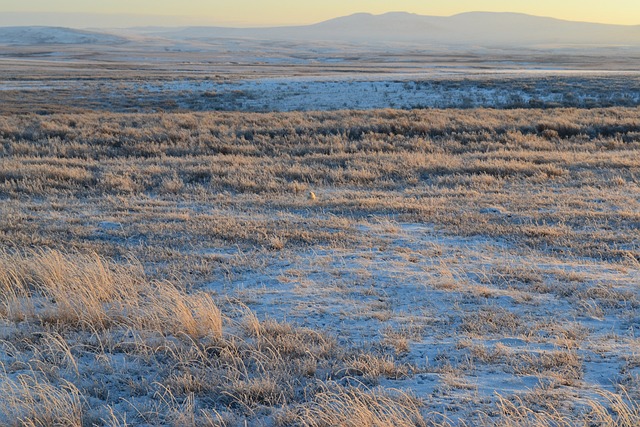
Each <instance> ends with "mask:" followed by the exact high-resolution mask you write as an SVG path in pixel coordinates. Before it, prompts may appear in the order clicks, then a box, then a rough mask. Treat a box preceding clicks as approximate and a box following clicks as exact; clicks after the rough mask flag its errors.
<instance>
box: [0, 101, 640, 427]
mask: <svg viewBox="0 0 640 427" xmlns="http://www.w3.org/2000/svg"><path fill="white" fill-rule="evenodd" d="M639 132H640V129H639V127H638V110H637V108H611V109H593V110H578V109H566V110H565V109H556V110H536V109H526V110H509V111H496V110H482V109H480V110H446V111H445V110H443V111H434V110H415V111H396V110H383V111H370V112H357V111H348V112H344V111H343V112H332V113H327V112H324V113H321V112H316V113H300V112H297V113H278V114H275V113H270V114H256V113H253V114H243V113H207V114H196V113H186V114H170V113H163V114H150V115H141V114H96V113H85V114H61V115H52V116H36V115H30V116H22V115H12V116H3V117H2V118H1V120H0V137H1V138H2V150H3V151H2V156H1V157H0V208H1V210H2V215H1V216H0V241H1V242H2V245H3V247H4V251H3V252H2V253H0V285H3V286H0V295H1V296H2V299H1V300H0V301H1V302H2V304H0V339H1V340H2V341H1V345H0V362H1V363H2V369H3V371H2V373H1V374H0V387H2V391H3V393H4V395H5V396H12V399H13V400H12V399H5V400H4V402H5V403H0V414H2V415H3V416H4V418H1V417H0V422H1V423H5V424H7V425H12V424H11V422H10V420H9V418H10V417H11V416H12V415H14V416H15V414H18V415H20V416H22V417H24V418H25V419H27V418H28V419H31V418H29V417H35V418H34V419H39V420H40V422H41V423H44V425H46V424H47V422H49V424H52V423H53V421H56V422H61V421H60V420H61V419H65V418H63V417H62V415H64V414H67V416H71V415H69V414H72V415H73V414H75V415H74V416H75V418H73V419H76V420H77V419H79V420H80V422H78V423H76V424H77V425H82V424H84V425H125V423H126V425H207V423H208V425H244V424H245V423H246V424H248V425H350V424H348V423H347V422H346V421H344V422H343V421H340V420H339V418H330V419H329V421H327V418H322V417H323V415H322V414H327V413H332V412H331V409H332V408H333V409H335V408H336V407H337V408H352V406H348V405H352V404H353V401H352V400H357V399H355V398H354V399H352V400H351V401H348V402H347V401H346V400H344V399H347V398H353V396H354V395H353V394H350V393H355V392H354V391H353V390H356V391H357V393H360V394H357V395H355V396H356V397H357V396H360V398H364V397H363V396H367V399H370V400H366V399H365V402H368V404H367V406H368V407H369V408H379V407H380V405H381V406H382V407H383V408H386V409H385V410H383V411H382V415H385V416H387V415H388V410H389V408H392V407H394V405H395V404H397V403H398V402H399V401H401V402H404V403H403V405H406V406H402V408H405V409H406V410H407V411H408V412H410V409H407V408H413V406H411V405H412V404H410V403H408V402H417V403H415V404H416V405H417V407H418V408H419V410H418V413H419V414H420V417H419V418H416V417H415V416H414V415H415V414H413V413H411V414H409V415H407V414H404V415H403V417H404V418H402V419H403V420H404V421H407V420H409V421H411V422H409V421H407V423H406V424H405V425H425V424H426V425H430V424H429V423H432V424H433V425H447V423H449V424H454V425H455V424H463V423H466V424H467V425H536V423H537V422H543V421H545V420H546V421H548V422H550V423H551V424H550V425H554V424H553V422H555V423H556V424H555V425H572V424H580V423H584V422H585V420H598V419H600V418H597V417H598V416H600V417H602V416H604V415H603V414H609V415H611V416H612V417H613V418H612V420H613V421H612V422H610V423H609V424H606V423H604V422H603V424H604V425H617V424H619V422H618V421H620V418H616V416H617V414H619V412H616V407H615V405H613V403H612V400H611V399H612V396H618V397H620V398H621V399H623V400H624V402H626V403H627V405H630V407H631V408H635V409H633V410H635V411H636V416H637V401H638V399H640V359H639V357H638V355H639V352H640V341H639V339H638V337H637V330H638V327H639V326H640V317H639V316H638V310H639V309H640V288H639V285H640V248H639V246H638V242H640V235H639V231H638V227H637V224H638V223H639V221H640V186H639V184H638V181H637V177H638V176H639V175H638V174H640V156H638V155H637V154H638V151H639V150H640V141H639V139H638V135H639ZM312 194H313V196H312ZM50 251H55V252H53V255H51V254H52V252H50ZM21 254H22V255H21ZM56 254H63V255H56ZM96 257H98V258H96ZM100 257H101V258H100ZM96 259H104V260H108V261H104V262H103V263H100V262H98V263H97V266H98V267H96V268H94V267H92V266H95V265H96ZM16 265H17V266H19V268H18V267H16ZM43 266H44V267H43ZM47 266H49V267H47ZM47 268H48V270H47ZM42 269H44V270H46V271H45V272H43V270H42ZM120 269H124V270H123V271H121V270H120ZM76 270H78V271H81V272H85V273H83V274H84V275H80V276H79V277H80V278H81V279H82V280H81V281H80V282H79V283H80V284H78V283H76V282H73V281H71V282H70V283H71V284H72V285H73V286H80V289H85V288H82V286H81V285H82V284H83V283H84V284H85V285H86V284H87V283H88V282H87V280H85V279H86V277H90V278H91V280H90V281H89V282H90V286H88V288H89V289H91V288H92V287H95V288H97V287H98V284H99V283H102V282H101V281H105V282H108V283H111V282H112V281H113V280H111V277H115V278H116V279H118V280H122V281H124V282H123V283H125V284H127V286H125V288H126V289H129V288H130V286H129V285H128V283H129V282H127V280H130V281H131V284H132V285H131V286H134V285H135V286H140V287H141V290H140V292H139V293H137V294H135V295H136V298H140V300H139V301H138V300H135V301H132V302H129V301H127V300H126V299H124V300H123V301H122V302H120V303H119V304H122V305H123V306H124V307H125V309H122V311H118V310H117V308H118V307H119V306H118V304H116V303H114V302H113V301H111V300H110V299H109V298H107V297H103V296H101V298H102V300H101V302H100V304H98V306H99V307H102V308H104V310H106V312H107V313H114V312H115V314H109V316H113V317H108V318H107V319H106V320H104V319H102V318H101V317H99V316H98V320H95V319H93V320H92V319H87V318H85V317H83V316H85V314H86V312H89V311H90V310H89V308H91V309H92V310H93V309H95V307H87V310H84V308H83V307H80V309H79V310H78V311H77V312H74V311H73V310H71V309H68V307H67V309H65V310H66V311H65V310H63V309H62V308H64V307H63V303H69V304H71V308H73V307H74V301H76V298H75V297H74V296H75V295H79V294H80V292H79V291H78V290H77V289H76V288H75V287H72V288H71V291H70V293H69V294H68V295H67V297H65V298H60V297H58V298H57V299H56V298H54V297H51V296H50V295H48V294H43V295H41V294H38V293H37V292H36V291H34V290H33V289H38V287H43V286H44V285H43V284H42V283H41V282H43V283H45V284H48V285H49V286H52V285H51V283H58V282H63V283H66V282H65V279H64V277H65V274H66V275H71V276H73V277H75V276H74V273H73V272H74V271H76ZM96 271H98V272H97V273H96ZM60 272H63V273H65V274H61V273H60ZM105 272H106V273H105ZM109 272H111V273H109ZM125 273H126V274H125ZM42 277H44V278H45V279H46V278H47V277H54V278H55V280H53V281H47V280H44V279H42ZM101 277H106V278H107V279H109V280H107V279H100V278H101ZM118 280H116V283H119V282H118ZM20 281H21V283H24V285H25V289H27V291H28V292H27V291H25V292H26V293H25V294H24V295H22V294H15V293H12V292H13V291H11V289H12V286H13V285H12V284H15V283H14V282H16V283H17V282H20ZM94 282H95V286H94ZM149 283H152V284H153V285H152V286H151V287H148V286H150V285H149ZM7 284H9V286H7ZM126 289H125V291H126ZM165 289H168V291H166V292H169V294H167V295H165V294H163V292H165ZM30 292H31V293H30ZM123 292H124V291H123ZM155 294H158V295H159V296H158V297H157V298H159V299H157V300H156V299H154V298H155V297H156V295H155ZM127 295H129V294H127ZM199 298H204V299H203V300H201V299H199ZM209 298H210V301H213V303H215V307H217V308H219V310H220V312H221V313H222V314H221V326H220V328H221V329H220V330H219V331H218V330H217V329H215V331H214V332H215V333H213V332H212V331H211V330H210V329H211V328H213V326H211V328H207V329H206V330H205V331H202V330H201V329H200V328H198V327H196V326H193V325H191V324H190V323H189V322H185V323H184V324H182V323H178V324H176V319H174V317H175V318H179V312H178V311H175V312H172V311H171V310H172V309H175V308H176V306H178V305H180V304H182V305H184V306H187V307H192V308H191V309H190V311H191V312H192V313H191V314H193V316H195V317H196V318H198V319H200V317H198V316H201V317H202V315H203V312H204V313H208V314H210V313H211V312H212V311H213V312H215V310H214V309H213V308H212V307H213V306H209V305H206V304H205V303H204V302H203V301H205V302H206V301H209ZM7 301H10V302H12V304H8V303H7ZM16 301H18V302H20V303H19V304H18V303H16ZM149 301H156V303H155V304H156V305H155V306H153V305H151V307H155V309H157V310H158V312H159V313H164V316H165V317H162V316H161V315H158V316H154V315H153V314H154V313H153V310H151V311H152V312H151V314H150V312H149V310H147V311H145V310H143V309H144V307H146V306H147V305H146V304H150V302H149ZM158 301H159V302H158ZM179 303H180V304H179ZM127 304H129V305H127ZM189 304H191V305H189ZM194 307H195V308H194ZM198 307H205V308H206V310H203V311H199V309H198ZM110 310H111V311H110ZM166 310H169V311H166ZM187 311H188V312H189V310H187ZM98 313H101V311H100V310H98ZM123 313H124V314H123ZM167 313H168V314H167ZM74 316H75V317H74ZM204 318H206V319H208V320H209V321H211V322H213V320H212V319H211V318H208V317H204ZM214 320H215V319H214ZM196 323H198V322H196ZM150 325H152V326H150ZM153 325H154V326H153ZM189 325H191V326H189ZM207 325H208V324H207ZM212 325H213V323H212ZM216 327H217V326H216ZM344 390H347V391H344ZM398 390H399V391H398ZM36 391H37V393H40V395H39V396H41V397H40V398H39V399H35V400H33V401H39V402H48V401H49V400H46V399H44V398H43V397H42V396H46V397H47V398H50V399H51V401H55V402H57V403H56V405H57V406H56V408H57V409H56V410H55V411H49V412H48V413H47V414H49V415H48V416H49V418H46V417H45V418H43V416H42V415H37V414H36V415H29V413H28V408H29V405H28V404H24V402H27V403H28V402H29V400H28V399H27V397H25V396H26V395H29V393H31V396H33V395H34V394H35V395H38V394H37V393H36ZM329 392H331V393H334V394H329V396H333V398H332V399H334V400H330V402H332V403H330V404H327V406H319V405H321V402H326V401H325V400H323V399H326V398H327V393H329ZM399 393H407V394H399ZM388 394H389V395H391V396H393V399H396V400H385V399H386V397H385V396H388ZM399 395H400V396H403V397H402V398H400V397H398V396H399ZM336 396H337V397H336ZM349 396H350V397H349ZM372 396H373V397H372ZM21 399H22V400H21ZM335 399H338V400H335ZM340 399H342V400H340ZM376 399H377V400H376ZM398 399H400V400H398ZM403 399H404V400H403ZM21 402H22V403H21ZM394 402H395V403H394ZM594 402H599V404H601V405H604V407H605V408H606V409H605V410H604V412H602V411H600V412H597V411H596V412H597V413H596V414H594ZM21 404H22V406H20V405H21ZM3 405H4V406H3ZM341 405H346V406H341ZM376 405H378V406H376ZM509 405H514V406H513V407H512V406H509ZM633 405H636V406H633ZM32 406H34V405H32ZM35 407H37V408H43V407H44V406H42V405H40V406H38V405H35ZM318 408H319V409H318ZM514 408H520V409H521V411H522V412H518V411H515V412H514ZM349 410H351V409H343V411H342V412H344V411H349ZM3 411H4V412H3ZM314 411H315V412H314ZM385 411H386V412H385ZM338 412H340V411H338ZM61 414H62V415H61ZM382 415H381V413H377V415H376V416H382ZM405 415H406V416H405ZM38 416H40V418H37V417H38ZM336 416H337V415H336ZM68 419H72V418H68ZM363 419H364V418H363ZM373 419H374V420H376V419H378V418H375V416H374V418H373ZM386 419H387V420H388V418H386ZM636 419H637V418H636ZM43 420H44V421H43ZM52 420H53V421H52ZM319 420H324V421H319ZM378 420H379V419H378ZM397 420H398V419H396V421H397ZM360 421H361V420H360ZM559 422H565V423H566V424H559ZM508 423H512V424H508ZM527 423H529V424H527ZM66 424H68V425H73V423H71V422H66ZM386 424H387V425H394V422H391V421H386ZM364 425H366V424H364ZM370 425H376V424H375V423H374V422H371V423H370ZM378 425H385V423H384V422H381V421H380V422H379V424H378ZM631 425H633V424H631Z"/></svg>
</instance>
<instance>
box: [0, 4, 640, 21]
mask: <svg viewBox="0 0 640 427" xmlns="http://www.w3.org/2000/svg"><path fill="white" fill-rule="evenodd" d="M391 11H404V12H412V13H417V14H420V15H440V16H449V15H454V14H456V13H462V12H470V11H495V12H521V13H528V14H531V15H539V16H551V17H555V18H560V19H568V20H573V21H589V22H602V23H611V24H625V25H639V24H640V0H606V1H605V0H431V1H429V0H322V1H317V0H313V1H312V0H179V1H178V0H21V1H16V0H0V25H11V24H12V21H14V22H13V24H15V25H55V24H56V22H55V21H56V20H62V19H65V18H66V19H65V21H64V23H62V22H60V23H59V24H60V25H63V24H65V25H68V20H69V19H71V21H72V22H73V19H77V21H78V25H74V26H79V27H82V25H80V24H82V23H83V22H82V21H83V20H85V22H84V24H86V25H85V26H100V25H96V24H104V25H105V26H112V22H117V21H118V19H120V18H121V17H120V18H118V17H117V16H115V15H125V14H126V15H128V18H127V20H126V23H127V24H129V25H131V24H140V25H153V24H154V23H157V24H162V25H170V24H171V23H175V25H185V24H193V25H202V24H212V25H228V26H275V25H298V24H300V25H302V24H311V23H316V22H320V21H324V20H326V19H330V18H334V17H338V16H344V15H349V14H352V13H356V12H370V13H375V14H379V13H385V12H391ZM8 12H21V13H18V14H16V13H8ZM65 14H74V15H68V16H67V17H65V16H64V15H65ZM96 14H101V15H102V14H108V15H111V16H108V15H105V16H102V17H99V16H96ZM90 15H91V16H90ZM132 15H139V16H132ZM144 15H147V16H144ZM149 15H153V16H149ZM74 16H75V18H74ZM52 20H53V21H54V22H45V21H52ZM89 24H94V25H89Z"/></svg>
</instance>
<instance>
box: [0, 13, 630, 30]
mask: <svg viewBox="0 0 640 427" xmlns="http://www.w3.org/2000/svg"><path fill="white" fill-rule="evenodd" d="M474 13H477V14H481V13H484V14H495V15H499V14H511V15H521V16H530V17H535V18H543V19H553V20H557V21H563V22H574V23H584V24H596V25H611V26H617V27H640V24H614V23H609V22H596V21H585V20H571V19H566V18H557V17H554V16H546V15H534V14H530V13H524V12H513V11H499V12H498V11H487V10H469V11H465V12H460V13H454V14H451V15H424V14H420V13H415V12H409V11H402V10H393V11H388V12H383V13H371V12H354V13H350V14H347V15H339V16H335V17H333V18H328V19H323V20H321V21H313V22H309V23H282V24H249V23H243V22H238V21H222V22H215V21H213V20H211V21H209V20H204V21H200V22H198V21H199V20H201V19H202V18H199V17H196V16H189V15H178V16H176V15H158V14H142V13H94V12H51V11H49V12H24V11H7V12H2V14H3V15H5V16H6V15H24V16H25V17H26V16H28V15H34V16H40V17H43V16H60V17H62V16H69V17H72V16H92V17H96V18H98V17H111V18H116V17H121V18H124V17H126V18H128V19H136V18H138V19H144V18H147V19H158V20H166V19H172V20H178V21H181V23H176V24H175V25H174V24H160V23H155V24H151V23H148V24H134V25H125V26H114V25H104V26H102V25H89V26H77V25H73V26H71V25H51V24H37V23H34V24H20V25H12V24H3V23H2V22H0V27H2V28H7V27H59V28H72V29H96V28H103V29H110V28H111V29H114V28H118V29H127V28H145V27H163V28H172V27H173V28H184V27H222V28H236V29H245V28H246V29H249V28H286V27H304V26H311V25H317V24H321V23H323V22H327V21H332V20H335V19H340V18H347V17H351V16H356V15H369V16H384V15H390V14H407V15H415V16H420V17H434V18H453V17H456V16H460V15H466V14H474ZM189 21H191V22H189Z"/></svg>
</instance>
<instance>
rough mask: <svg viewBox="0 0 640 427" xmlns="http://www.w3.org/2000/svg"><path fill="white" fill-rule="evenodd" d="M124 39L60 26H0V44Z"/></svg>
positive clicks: (87, 42) (108, 42)
mask: <svg viewBox="0 0 640 427" xmlns="http://www.w3.org/2000/svg"><path fill="white" fill-rule="evenodd" d="M126 41H127V39H125V38H123V37H119V36H116V35H112V34H104V33H98V32H93V31H83V30H72V29H70V28H62V27H0V44H3V45H18V46H31V45H38V46H40V45H55V44H65V45H67V44H83V45H84V44H100V45H111V44H119V43H124V42H126Z"/></svg>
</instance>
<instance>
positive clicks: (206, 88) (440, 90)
mask: <svg viewBox="0 0 640 427" xmlns="http://www.w3.org/2000/svg"><path fill="white" fill-rule="evenodd" d="M0 97H2V98H5V100H6V103H9V104H11V105H8V106H7V107H5V109H9V108H14V109H17V108H19V105H18V102H17V100H18V99H20V100H22V102H21V105H22V108H23V109H26V110H28V109H29V108H31V110H37V111H60V112H63V111H64V107H69V108H92V109H98V110H108V111H158V110H162V111H166V110H169V111H171V110H189V111H194V110H195V111H212V110H222V111H314V110H316V111H326V110H340V109H355V110H367V109H381V108H399V109H413V108H476V107H486V108H532V107H559V106H562V107H597V106H636V105H639V104H640V75H639V74H637V73H634V72H609V73H603V72H600V71H594V72H585V71H571V70H520V71H513V70H512V71H509V70H494V71H486V72H477V71H476V72H469V70H455V69H451V70H446V71H426V72H424V73H398V74H393V73H383V74H375V73H373V74H366V75H365V74H362V73H360V74H358V73H348V72H347V73H345V75H342V76H336V75H333V76H326V75H325V76H322V75H320V76H313V75H305V76H297V77H296V76H290V77H262V78H257V79H255V78H249V77H247V78H242V79H237V78H220V77H215V76H212V77H204V78H203V77H202V76H200V77H193V78H181V79H173V78H161V79H152V80H149V79H138V78H136V79H134V80H129V79H117V80H114V79H111V78H109V79H100V78H96V79H93V78H92V79H89V80H84V79H83V80H72V79H44V80H31V79H30V80H23V79H20V78H14V79H12V80H0ZM12 100H15V101H13V102H11V101H12Z"/></svg>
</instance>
